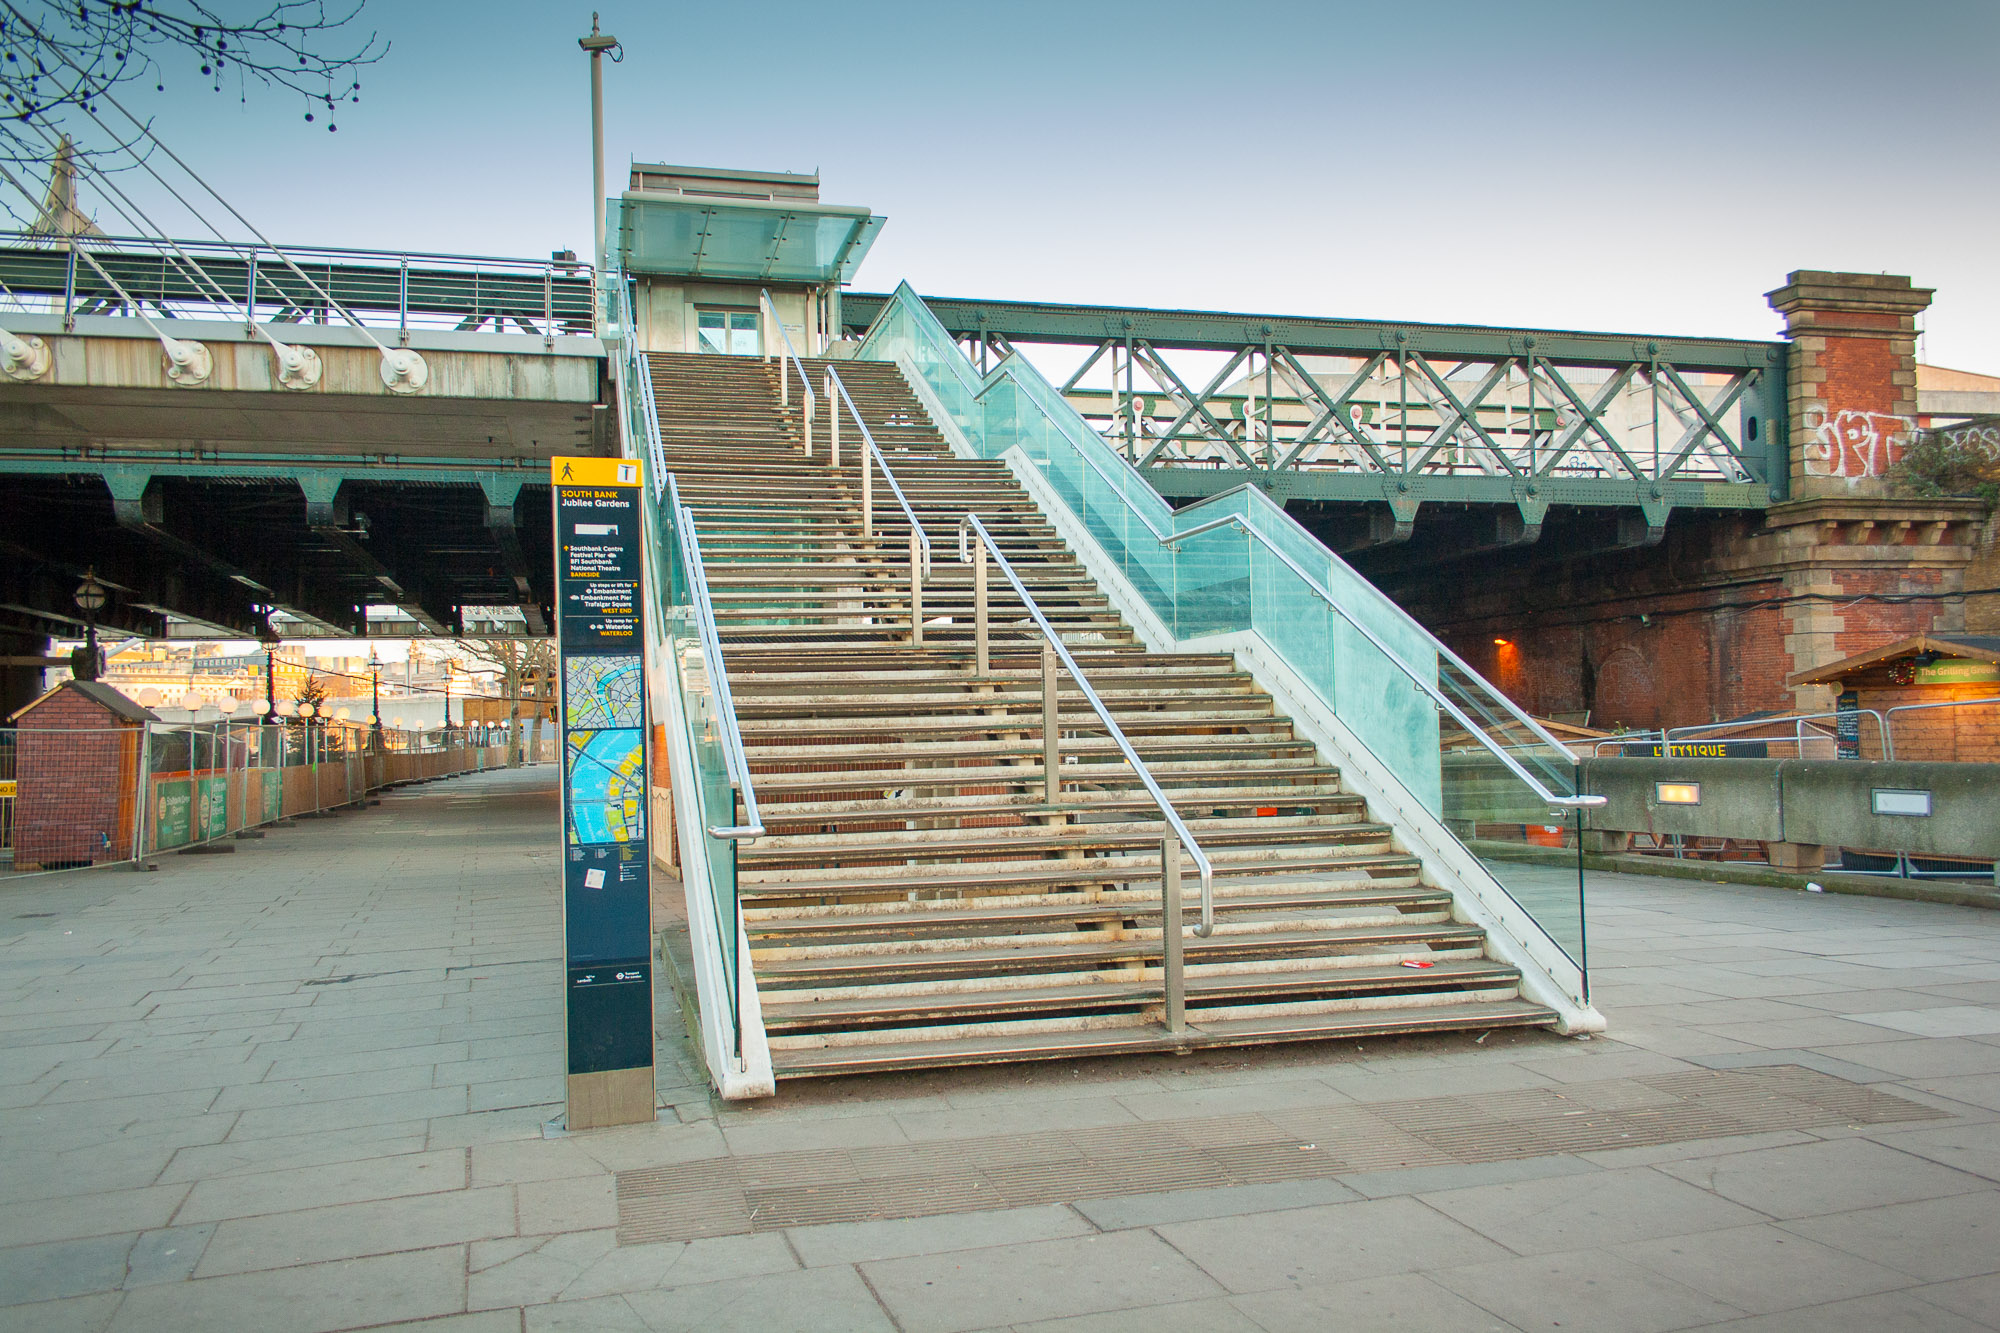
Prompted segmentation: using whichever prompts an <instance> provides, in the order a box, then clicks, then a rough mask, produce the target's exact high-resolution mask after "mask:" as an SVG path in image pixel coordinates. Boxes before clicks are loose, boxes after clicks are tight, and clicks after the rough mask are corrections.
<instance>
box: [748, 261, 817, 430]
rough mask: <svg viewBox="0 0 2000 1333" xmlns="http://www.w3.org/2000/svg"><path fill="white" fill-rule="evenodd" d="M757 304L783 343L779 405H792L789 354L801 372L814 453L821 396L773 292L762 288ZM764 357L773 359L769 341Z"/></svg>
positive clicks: (787, 406)
mask: <svg viewBox="0 0 2000 1333" xmlns="http://www.w3.org/2000/svg"><path fill="white" fill-rule="evenodd" d="M757 304H758V306H759V307H760V308H761V313H763V314H766V315H769V316H770V317H771V323H772V324H774V325H775V326H776V327H777V330H778V341H779V343H780V344H782V347H781V350H780V351H779V352H778V405H779V406H781V407H786V408H789V407H790V406H791V405H792V382H791V380H790V379H789V378H787V377H786V375H785V358H786V357H788V356H789V357H790V358H791V359H792V369H793V370H796V371H798V372H799V384H800V385H801V386H802V387H803V388H804V389H805V391H806V453H807V454H808V455H810V454H811V453H812V419H813V413H814V412H815V411H816V410H818V407H819V396H818V395H817V394H815V393H814V392H813V386H812V380H810V379H808V378H807V377H806V368H805V365H804V363H803V362H801V361H800V360H799V353H798V349H797V348H795V347H793V346H792V335H791V334H789V333H786V332H785V321H784V320H782V319H779V318H778V307H777V306H776V305H774V304H772V301H771V293H770V292H769V291H768V290H762V289H760V290H759V291H758V293H757ZM764 359H765V360H766V361H769V360H770V359H771V346H770V344H769V343H766V344H765V345H764Z"/></svg>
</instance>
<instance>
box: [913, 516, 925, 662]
mask: <svg viewBox="0 0 2000 1333" xmlns="http://www.w3.org/2000/svg"><path fill="white" fill-rule="evenodd" d="M910 644H911V646H912V647H915V648H921V647H923V646H924V564H923V560H922V558H921V557H920V556H919V555H918V553H917V530H916V529H915V528H911V529H910Z"/></svg>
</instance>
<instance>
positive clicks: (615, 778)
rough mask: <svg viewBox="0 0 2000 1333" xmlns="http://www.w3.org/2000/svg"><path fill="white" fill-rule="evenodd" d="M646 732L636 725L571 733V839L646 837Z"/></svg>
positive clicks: (604, 840) (583, 843)
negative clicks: (643, 741) (644, 739)
mask: <svg viewBox="0 0 2000 1333" xmlns="http://www.w3.org/2000/svg"><path fill="white" fill-rule="evenodd" d="M644 736H645V733H644V732H642V731H640V730H638V729H637V728H618V729H616V730H611V731H572V732H570V733H569V736H568V740H569V753H568V755H567V756H566V757H565V758H566V762H567V766H568V769H569V840H570V842H571V843H572V844H575V845H579V846H588V845H591V844H593V843H608V842H636V841H638V840H640V839H642V838H644V837H645V836H646V813H645V809H646V772H645V747H644V745H643V744H641V742H642V740H643V738H644Z"/></svg>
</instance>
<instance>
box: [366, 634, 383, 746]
mask: <svg viewBox="0 0 2000 1333" xmlns="http://www.w3.org/2000/svg"><path fill="white" fill-rule="evenodd" d="M368 695H369V699H370V701H371V702H372V703H373V704H374V707H375V726H374V730H373V735H372V738H371V739H372V741H373V743H374V747H375V748H376V749H378V750H379V749H381V748H382V658H381V657H380V656H379V655H378V654H377V653H376V651H375V649H374V648H373V647H372V646H371V647H370V648H369V649H368Z"/></svg>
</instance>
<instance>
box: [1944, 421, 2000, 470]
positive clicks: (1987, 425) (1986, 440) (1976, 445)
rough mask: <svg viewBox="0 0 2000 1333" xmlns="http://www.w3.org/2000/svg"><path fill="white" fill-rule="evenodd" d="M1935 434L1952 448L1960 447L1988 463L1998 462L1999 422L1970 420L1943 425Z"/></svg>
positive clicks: (1999, 448)
mask: <svg viewBox="0 0 2000 1333" xmlns="http://www.w3.org/2000/svg"><path fill="white" fill-rule="evenodd" d="M1936 435H1937V437H1938V438H1939V439H1941V440H1943V441H1944V442H1945V443H1946V444H1948V445H1950V446H1952V447H1953V448H1954V449H1962V450H1964V451H1965V452H1966V453H1967V454H1968V455H1971V456H1973V457H1976V458H1983V459H1985V460H1986V461H1987V462H1989V463H2000V422H1994V421H1971V422H1967V423H1966V424H1964V425H1962V426H1945V427H1941V428H1940V429H1939V430H1938V431H1937V432H1936Z"/></svg>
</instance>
